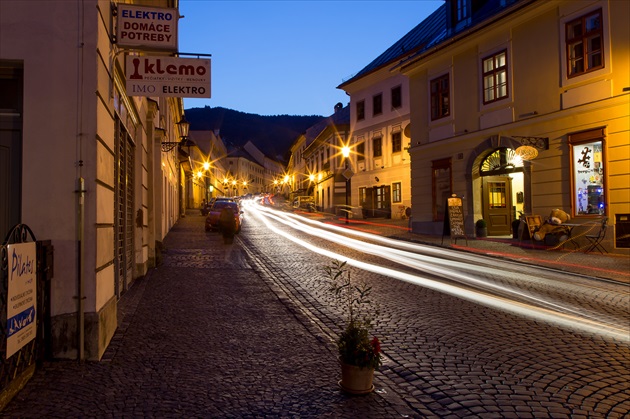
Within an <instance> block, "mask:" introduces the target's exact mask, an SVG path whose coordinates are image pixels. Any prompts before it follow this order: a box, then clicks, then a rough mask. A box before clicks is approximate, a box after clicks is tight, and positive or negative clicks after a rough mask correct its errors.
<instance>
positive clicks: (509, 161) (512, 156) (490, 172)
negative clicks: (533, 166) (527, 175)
mask: <svg viewBox="0 0 630 419" xmlns="http://www.w3.org/2000/svg"><path fill="white" fill-rule="evenodd" d="M522 171H523V159H521V158H520V157H519V156H518V155H517V154H516V152H515V151H514V150H512V149H511V148H507V147H502V148H498V149H496V150H494V151H493V152H492V153H490V154H489V155H488V156H487V157H486V158H485V159H483V161H482V162H481V164H480V167H479V172H480V174H481V176H497V175H505V174H508V173H515V172H522Z"/></svg>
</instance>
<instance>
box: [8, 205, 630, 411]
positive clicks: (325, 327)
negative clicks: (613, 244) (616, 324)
mask: <svg viewBox="0 0 630 419" xmlns="http://www.w3.org/2000/svg"><path fill="white" fill-rule="evenodd" d="M164 246H165V251H164V254H163V264H162V265H161V266H160V267H158V268H157V269H154V270H152V271H151V272H150V273H149V274H148V275H147V276H146V277H145V278H142V279H140V280H138V281H137V282H136V283H135V284H134V286H133V287H132V288H131V289H130V290H129V291H128V292H127V293H126V294H125V295H124V296H123V298H122V299H121V301H120V304H119V313H120V314H119V329H118V332H117V333H116V335H115V336H114V339H113V341H112V343H111V344H110V346H109V348H108V350H107V352H106V353H105V356H104V358H103V360H102V361H101V362H99V363H92V362H86V363H83V364H80V363H78V362H76V361H54V362H46V363H45V364H44V365H43V367H42V368H40V369H38V371H37V372H36V374H35V376H34V377H33V378H32V379H31V381H30V382H29V383H28V384H27V386H26V388H25V389H24V390H22V391H21V392H20V393H19V394H18V396H17V397H16V398H15V399H14V400H13V401H12V402H11V403H10V404H9V405H8V407H7V408H6V409H5V411H4V412H2V414H3V415H4V416H5V417H10V418H18V417H19V418H35V417H38V418H39V417H83V416H84V415H85V413H84V412H91V415H94V416H95V417H344V418H345V417H347V418H355V417H366V418H368V417H374V418H383V417H431V418H432V417H453V418H455V417H483V418H488V417H497V418H499V417H501V418H505V417H515V418H517V417H518V418H527V417H554V418H562V417H566V418H569V417H571V418H579V417H584V418H586V417H592V418H599V417H602V418H604V417H607V418H622V417H624V415H626V414H627V412H628V411H629V410H630V396H629V395H628V382H629V380H630V373H629V371H628V366H629V352H628V347H627V346H624V345H622V344H614V343H612V342H610V341H607V340H604V339H600V338H595V337H589V336H584V335H580V334H577V333H573V332H571V331H567V330H563V329H560V328H558V327H554V326H549V325H546V324H543V323H540V322H537V321H534V320H531V319H526V318H521V317H518V316H515V315H513V314H508V313H504V312H499V311H496V310H492V309H490V308H486V307H481V306H478V305H475V304H473V303H471V302H467V301H463V300H459V299H457V298H455V297H452V296H448V295H445V294H441V293H438V292H435V291H432V290H428V289H424V288H420V287H417V286H414V285H411V284H408V283H403V282H400V281H396V280H394V279H391V278H388V277H384V276H380V275H377V274H372V273H365V277H366V279H368V280H369V281H371V283H372V284H373V286H374V288H375V291H374V292H375V294H376V295H378V296H379V297H378V298H379V303H380V306H381V313H380V316H379V321H378V324H377V329H376V333H377V334H378V335H379V336H380V337H382V340H383V349H384V351H385V355H386V358H385V362H384V366H383V367H382V368H381V370H380V371H379V372H377V373H376V376H375V386H376V391H375V392H373V393H371V394H369V395H367V396H361V397H356V396H355V397H352V396H347V395H345V394H344V393H342V392H341V391H340V390H339V387H338V385H337V381H338V379H339V366H338V364H337V361H336V348H335V345H334V341H333V339H334V336H335V335H336V333H338V330H339V329H338V327H339V326H338V324H339V318H340V313H339V312H338V311H337V310H336V309H335V308H334V307H333V306H332V304H331V296H330V295H329V292H328V291H327V289H326V284H325V282H324V281H323V280H322V279H323V267H324V266H325V265H326V264H327V263H329V260H328V259H327V258H325V257H323V256H318V255H314V254H311V253H307V252H305V251H303V250H301V249H298V248H296V246H294V245H293V244H291V243H288V242H287V241H286V240H282V238H280V237H277V236H275V235H274V234H273V233H271V232H270V231H268V230H267V229H266V228H265V227H264V226H263V225H262V223H260V222H259V221H257V220H256V219H254V218H253V217H248V214H246V221H245V223H244V225H243V230H242V232H241V234H240V235H239V236H238V238H237V240H235V242H234V244H233V245H225V244H223V242H222V240H221V237H220V235H219V234H217V233H216V232H211V233H205V232H204V230H203V218H202V217H201V216H199V215H197V213H189V215H188V216H187V217H186V218H183V219H181V220H180V221H179V222H178V223H177V225H176V226H175V228H174V229H173V230H172V231H171V232H170V233H169V234H168V236H167V238H166V240H165V242H164ZM352 256H356V255H352ZM601 298H606V297H605V296H604V295H602V296H601Z"/></svg>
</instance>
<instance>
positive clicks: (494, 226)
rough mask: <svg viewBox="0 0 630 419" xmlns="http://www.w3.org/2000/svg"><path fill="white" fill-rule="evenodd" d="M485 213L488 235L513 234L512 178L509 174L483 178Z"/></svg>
mask: <svg viewBox="0 0 630 419" xmlns="http://www.w3.org/2000/svg"><path fill="white" fill-rule="evenodd" d="M483 213H484V218H485V219H486V222H487V226H488V235H490V236H505V235H508V234H512V178H510V177H509V176H486V177H484V178H483Z"/></svg>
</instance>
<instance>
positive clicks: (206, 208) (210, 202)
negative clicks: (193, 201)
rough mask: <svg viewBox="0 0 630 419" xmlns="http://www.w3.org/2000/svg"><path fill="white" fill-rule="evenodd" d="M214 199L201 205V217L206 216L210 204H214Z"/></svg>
mask: <svg viewBox="0 0 630 419" xmlns="http://www.w3.org/2000/svg"><path fill="white" fill-rule="evenodd" d="M214 201H215V198H210V201H208V203H206V204H202V205H201V215H208V212H209V211H210V208H212V204H214Z"/></svg>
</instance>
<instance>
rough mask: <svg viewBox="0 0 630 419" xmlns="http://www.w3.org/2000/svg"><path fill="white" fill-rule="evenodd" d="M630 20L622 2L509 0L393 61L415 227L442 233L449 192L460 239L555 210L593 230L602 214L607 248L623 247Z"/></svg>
mask: <svg viewBox="0 0 630 419" xmlns="http://www.w3.org/2000/svg"><path fill="white" fill-rule="evenodd" d="M466 3H467V2H464V4H466ZM447 10H448V8H447ZM452 16H453V17H452ZM454 16H455V15H454V14H448V13H447V29H448V28H455V27H457V24H458V22H456V21H449V19H456V17H454ZM628 16H630V3H628V2H620V1H579V2H576V1H517V2H514V3H513V4H512V5H510V6H509V7H507V8H505V9H504V10H501V11H500V12H497V13H496V14H495V15H494V16H490V17H487V18H485V19H481V20H480V21H479V22H478V23H476V24H475V25H472V26H470V28H469V29H468V30H466V31H461V32H457V31H454V32H453V35H452V36H451V37H450V38H449V37H447V38H445V39H444V40H443V41H441V42H439V43H436V45H435V46H434V47H433V48H431V49H425V50H423V51H421V52H419V53H418V54H416V55H415V56H413V57H411V58H410V59H407V60H406V61H404V62H403V63H401V64H400V65H399V66H398V67H397V70H399V71H401V72H402V73H403V74H405V75H406V76H407V77H409V80H410V98H411V136H412V140H411V147H410V149H409V153H410V156H411V183H412V207H413V222H412V230H413V231H414V232H416V233H428V234H442V233H443V222H444V213H445V205H446V204H445V202H446V199H447V198H448V197H450V196H451V195H452V194H455V195H457V196H459V197H461V198H463V204H464V212H465V227H466V230H467V233H468V234H471V235H472V234H473V229H474V224H475V222H476V221H477V220H479V219H484V220H486V222H487V224H488V232H489V235H494V236H502V235H508V234H509V235H511V234H512V233H513V225H512V222H513V221H514V220H516V219H518V217H519V214H521V213H523V214H526V215H540V216H541V217H542V219H543V220H544V219H545V218H546V217H548V216H549V214H550V212H551V211H552V210H553V209H556V208H558V209H562V210H563V211H565V212H566V213H568V214H570V216H571V218H572V221H573V222H577V223H585V224H589V223H591V224H592V225H593V226H597V229H599V225H600V221H601V220H602V219H603V218H604V217H608V223H609V225H610V226H611V227H613V228H612V229H611V230H612V231H611V232H610V233H609V234H607V236H606V240H605V246H606V249H607V250H613V249H614V250H615V251H617V252H621V253H626V254H627V253H628V250H629V249H628V247H630V244H629V243H630V241H629V240H628V239H627V234H628V233H630V231H628V230H627V228H628V222H630V220H629V217H630V215H629V214H630V137H629V112H630V100H629V99H630V67H629V65H630V61H629V60H628V56H629V52H630V46H629V43H630V30H629V28H628V25H627V17H628ZM585 234H586V233H585Z"/></svg>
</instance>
